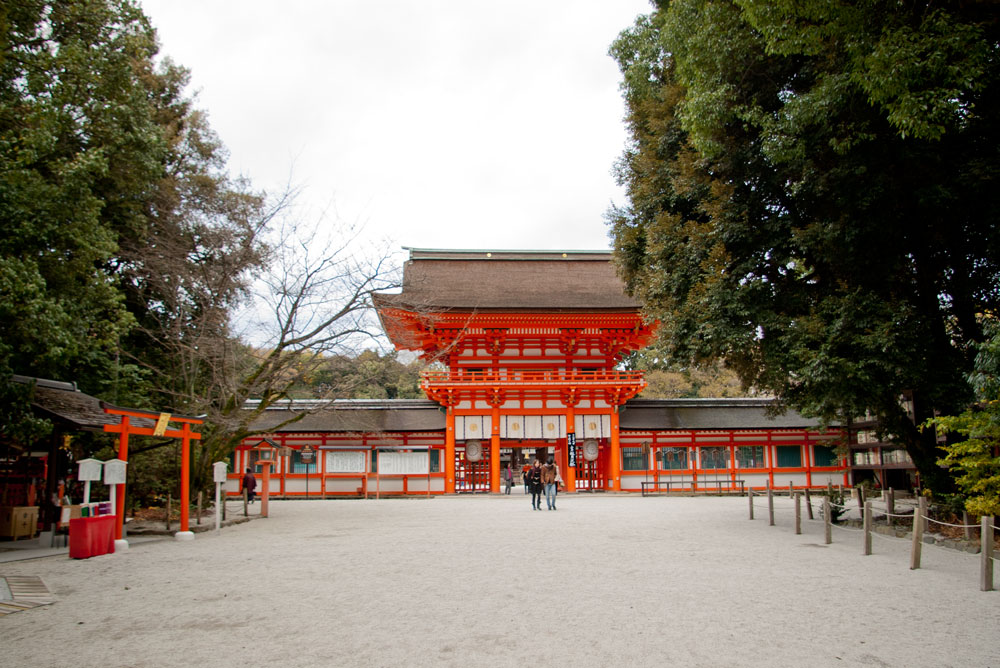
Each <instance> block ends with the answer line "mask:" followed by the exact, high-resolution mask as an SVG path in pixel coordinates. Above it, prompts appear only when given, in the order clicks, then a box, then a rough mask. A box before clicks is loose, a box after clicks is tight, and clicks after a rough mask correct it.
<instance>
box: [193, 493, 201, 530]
mask: <svg viewBox="0 0 1000 668" xmlns="http://www.w3.org/2000/svg"><path fill="white" fill-rule="evenodd" d="M195 510H196V512H197V513H198V514H197V516H196V517H195V518H194V523H195V524H197V525H198V526H201V491H200V490H199V491H198V507H197V508H196V509H195Z"/></svg>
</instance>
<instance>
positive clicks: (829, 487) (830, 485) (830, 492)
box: [826, 480, 833, 499]
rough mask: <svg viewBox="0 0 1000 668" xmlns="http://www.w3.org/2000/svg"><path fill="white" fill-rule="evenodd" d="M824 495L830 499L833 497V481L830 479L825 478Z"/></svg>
mask: <svg viewBox="0 0 1000 668" xmlns="http://www.w3.org/2000/svg"><path fill="white" fill-rule="evenodd" d="M826 495H827V496H828V497H830V498H831V499H832V498H833V481H832V480H827V481H826Z"/></svg>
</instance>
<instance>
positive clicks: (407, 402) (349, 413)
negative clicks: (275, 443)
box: [250, 399, 445, 433]
mask: <svg viewBox="0 0 1000 668" xmlns="http://www.w3.org/2000/svg"><path fill="white" fill-rule="evenodd" d="M298 415H302V417H301V418H300V419H299V420H298V421H296V422H291V423H289V424H285V425H284V426H281V427H276V425H280V424H282V423H284V422H287V421H288V420H291V419H293V418H295V417H296V416H298ZM250 428H251V429H253V430H255V431H257V430H260V431H264V432H270V433H294V432H318V433H322V432H339V433H345V432H346V433H351V432H368V433H378V432H413V431H441V432H443V431H444V428H445V415H444V413H443V412H442V410H441V408H440V407H439V406H438V404H436V403H434V402H433V401H428V400H426V399H385V400H369V399H364V400H338V401H332V402H290V403H282V404H279V405H276V406H272V407H270V408H268V409H267V410H265V411H264V412H263V413H262V414H261V416H260V417H259V418H257V419H256V420H255V421H254V422H253V423H252V424H251V425H250Z"/></svg>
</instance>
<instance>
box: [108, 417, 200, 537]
mask: <svg viewBox="0 0 1000 668" xmlns="http://www.w3.org/2000/svg"><path fill="white" fill-rule="evenodd" d="M101 407H102V408H104V412H105V413H107V414H108V415H120V416H122V420H121V422H120V423H119V424H106V425H104V431H106V432H114V433H117V434H118V459H121V460H123V461H126V462H127V461H128V437H129V434H135V435H136V436H167V437H169V438H179V439H181V530H180V531H179V532H178V533H176V534H174V537H175V538H177V539H178V540H190V539H192V538H194V534H193V533H192V532H191V531H189V530H188V514H189V506H190V501H191V441H192V439H193V440H200V439H201V434H199V433H197V432H195V431H192V430H191V425H196V424H203V423H204V422H205V421H204V420H202V419H200V418H195V417H186V416H182V415H171V414H170V413H154V412H152V411H142V410H136V409H132V408H128V409H126V408H118V407H116V406H111V405H109V404H105V403H103V402H102V403H101ZM131 418H145V419H147V420H153V421H155V422H156V425H155V426H154V427H152V428H150V427H137V426H135V425H133V424H132V423H131ZM171 422H179V423H181V428H180V429H179V430H178V429H170V428H169V427H170V423H171ZM115 505H116V508H117V517H116V519H115V541H116V543H117V542H118V541H121V540H122V527H123V526H124V524H125V485H119V486H118V493H117V498H116V499H115Z"/></svg>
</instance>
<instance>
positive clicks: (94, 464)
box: [76, 459, 104, 480]
mask: <svg viewBox="0 0 1000 668" xmlns="http://www.w3.org/2000/svg"><path fill="white" fill-rule="evenodd" d="M77 463H78V464H79V465H80V471H79V473H77V474H76V479H77V480H100V479H101V468H102V467H103V466H104V462H102V461H100V460H98V459H81V460H80V461H79V462H77Z"/></svg>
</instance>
